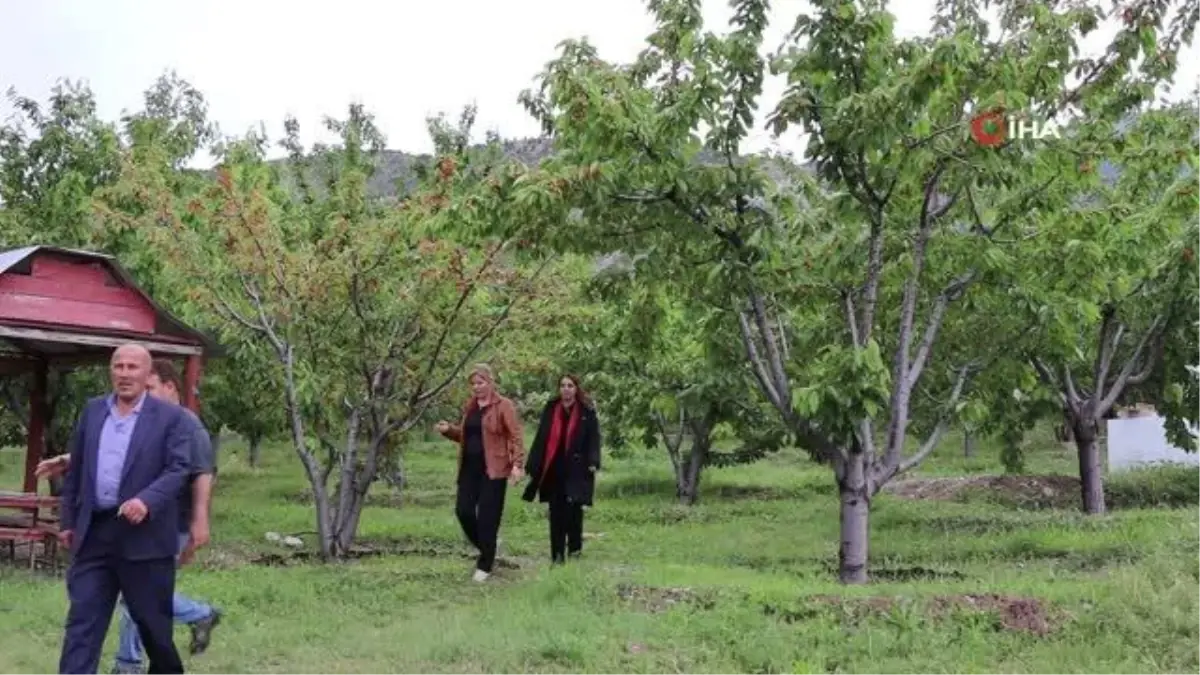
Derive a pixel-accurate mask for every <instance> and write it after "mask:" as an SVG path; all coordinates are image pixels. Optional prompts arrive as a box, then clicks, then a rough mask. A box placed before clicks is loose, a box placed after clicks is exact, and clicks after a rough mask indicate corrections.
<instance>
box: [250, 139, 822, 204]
mask: <svg viewBox="0 0 1200 675" xmlns="http://www.w3.org/2000/svg"><path fill="white" fill-rule="evenodd" d="M502 147H503V149H504V155H505V157H507V158H508V159H512V160H516V161H519V162H521V163H522V164H525V165H528V166H534V165H536V164H538V163H539V162H541V161H542V160H543V159H545V158H547V157H549V156H550V154H551V153H552V152H553V150H554V142H553V141H552V140H551V139H549V138H521V139H514V140H507V141H503V142H502ZM430 159H432V157H431V156H430V155H428V154H422V155H416V154H410V153H407V152H403V151H401V150H384V151H383V152H382V153H381V156H380V160H379V167H378V169H377V170H376V171H375V175H374V176H372V177H371V180H370V181H369V182H368V183H367V190H368V192H369V194H370V195H372V196H374V197H383V198H388V197H395V196H397V195H398V194H401V193H403V192H407V191H409V190H412V189H413V188H414V187H416V183H417V176H416V172H415V167H416V166H417V165H418V164H419V163H420V162H422V161H428V160H430ZM723 161H724V160H723V159H722V158H721V156H720V155H718V154H717V153H715V152H711V151H708V150H704V151H702V152H701V153H700V162H701V163H703V164H709V165H713V164H720V163H722V162H723ZM286 162H288V160H287V159H277V160H273V161H272V162H271V164H273V165H276V166H283V165H284V164H286ZM806 168H807V169H808V170H812V167H806ZM767 171H768V173H769V174H770V175H772V177H774V178H775V179H776V180H779V179H780V178H782V177H783V172H782V171H780V170H778V169H777V168H776V167H775V166H772V165H768V167H767ZM283 178H284V180H285V181H290V180H291V176H289V175H287V174H286V173H285V174H284V176H283ZM314 178H315V177H310V181H311V182H312V183H313V184H319V181H316V180H314Z"/></svg>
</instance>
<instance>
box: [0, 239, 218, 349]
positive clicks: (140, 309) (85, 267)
mask: <svg viewBox="0 0 1200 675" xmlns="http://www.w3.org/2000/svg"><path fill="white" fill-rule="evenodd" d="M130 341H137V342H140V343H142V344H144V345H145V346H146V347H147V348H148V349H150V351H152V352H154V353H157V354H162V355H164V356H167V355H170V356H175V357H183V356H190V355H209V356H212V355H215V353H216V352H218V351H219V349H220V348H219V346H218V345H217V344H216V343H215V342H214V341H213V340H212V339H210V338H209V337H208V336H206V335H204V334H203V333H201V332H200V331H198V330H196V329H194V328H191V327H189V326H187V325H186V324H184V323H183V322H182V321H180V320H179V319H177V318H175V317H174V316H172V315H171V314H170V313H168V312H167V311H166V310H164V309H163V308H162V307H160V306H159V305H158V304H157V303H155V302H154V300H153V299H151V298H150V296H148V295H147V294H146V293H145V292H144V291H142V290H141V289H140V288H139V287H138V285H137V283H136V282H134V280H133V278H132V277H131V276H130V275H129V273H128V272H127V271H125V269H124V268H123V267H121V265H120V264H119V263H118V262H117V261H116V260H115V259H114V258H113V257H112V256H109V255H105V254H102V253H94V252H90V251H79V250H74V249H68V248H60V247H56V246H26V247H24V248H17V249H12V250H8V251H2V252H0V368H2V367H4V366H5V365H7V366H8V368H9V369H10V370H11V369H12V368H13V367H14V366H16V367H17V368H18V369H20V368H21V366H22V365H23V364H26V363H28V362H29V361H30V360H38V361H42V360H49V361H55V362H64V361H93V360H95V359H97V358H107V356H108V354H109V353H111V351H112V349H113V348H114V347H117V346H119V345H121V344H123V343H125V342H130Z"/></svg>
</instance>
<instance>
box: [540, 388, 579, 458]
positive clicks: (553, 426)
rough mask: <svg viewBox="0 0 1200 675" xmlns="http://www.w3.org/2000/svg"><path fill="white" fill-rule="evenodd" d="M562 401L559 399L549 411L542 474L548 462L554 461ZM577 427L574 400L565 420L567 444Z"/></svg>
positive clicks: (560, 428)
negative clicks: (567, 418)
mask: <svg viewBox="0 0 1200 675" xmlns="http://www.w3.org/2000/svg"><path fill="white" fill-rule="evenodd" d="M562 409H563V404H562V401H559V402H558V404H557V405H555V406H554V412H553V413H551V415H552V417H553V419H552V420H551V421H550V435H549V436H547V437H546V459H545V460H544V461H543V462H542V474H543V475H545V473H546V470H547V469H549V468H550V463H551V462H553V461H554V455H556V454H558V445H559V443H558V441H559V439H561V438H562V432H563V429H562V426H563V425H562ZM578 427H579V401H576V402H575V404H574V405H572V406H571V418H570V419H569V420H567V445H570V444H571V442H572V441H574V440H575V432H576V431H578Z"/></svg>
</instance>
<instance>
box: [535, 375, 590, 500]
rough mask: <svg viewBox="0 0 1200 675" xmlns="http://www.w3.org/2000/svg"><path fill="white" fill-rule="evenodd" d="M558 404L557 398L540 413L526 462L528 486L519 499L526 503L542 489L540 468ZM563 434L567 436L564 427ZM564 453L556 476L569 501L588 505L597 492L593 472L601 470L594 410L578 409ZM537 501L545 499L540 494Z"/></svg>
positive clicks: (585, 407)
mask: <svg viewBox="0 0 1200 675" xmlns="http://www.w3.org/2000/svg"><path fill="white" fill-rule="evenodd" d="M558 402H559V399H557V398H556V399H554V400H552V401H550V402H549V403H547V404H546V408H545V409H544V410H542V419H541V421H540V422H539V423H538V430H537V436H535V437H534V439H533V445H532V446H530V448H529V459H528V460H527V461H526V463H525V473H526V474H527V475H528V476H529V485H527V486H526V487H525V494H524V495H523V496H522V498H523V499H524V500H525V501H527V502H531V501H533V498H534V496H536V495H538V492H539V490H538V488H539V487H540V486H541V481H542V465H543V464H544V463H545V458H546V441H547V437H548V436H549V435H550V426H551V424H552V423H553V421H554V418H553V417H552V415H554V411H555V408H556V407H557V406H558ZM563 433H564V434H565V433H567V430H566V429H565V428H564V429H563ZM565 452H566V456H565V457H563V464H562V465H561V466H562V468H563V475H562V476H560V477H559V480H561V481H562V485H561V487H562V489H563V490H564V491H565V493H566V496H567V498H568V499H569V500H571V501H572V502H575V503H577V504H583V505H585V506H591V505H592V496H593V494H594V493H595V491H596V473H595V472H596V471H599V470H600V422H599V420H598V419H597V418H596V409H595V408H593V407H591V406H587V405H582V406H580V410H579V427H578V431H577V433H576V434H575V439H574V441H572V442H571V444H570V445H569V446H567V447H566V448H565ZM556 461H557V460H556ZM539 501H543V502H544V501H548V500H547V498H546V496H545V495H541V499H540V500H539Z"/></svg>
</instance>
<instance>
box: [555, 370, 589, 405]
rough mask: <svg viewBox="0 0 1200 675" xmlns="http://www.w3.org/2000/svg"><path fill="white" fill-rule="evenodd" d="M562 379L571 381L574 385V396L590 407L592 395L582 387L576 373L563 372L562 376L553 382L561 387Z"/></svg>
mask: <svg viewBox="0 0 1200 675" xmlns="http://www.w3.org/2000/svg"><path fill="white" fill-rule="evenodd" d="M563 380H570V381H571V383H572V384H574V385H575V398H576V399H577V400H578V401H579V402H580V403H582V404H583V405H584V406H586V407H588V408H591V407H592V397H591V396H589V395H588V393H587V390H586V389H584V388H583V384H581V383H580V381H579V376H578V375H575V374H573V373H563V374H562V376H560V377H559V378H558V381H557V382H555V384H556V385H557V386H558V387H562V381H563Z"/></svg>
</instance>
